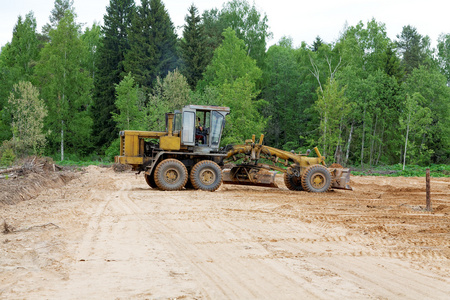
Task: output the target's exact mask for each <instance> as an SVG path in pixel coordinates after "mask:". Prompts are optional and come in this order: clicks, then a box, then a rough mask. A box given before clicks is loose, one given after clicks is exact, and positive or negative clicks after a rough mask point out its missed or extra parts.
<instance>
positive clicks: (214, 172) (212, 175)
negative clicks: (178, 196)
mask: <svg viewBox="0 0 450 300" xmlns="http://www.w3.org/2000/svg"><path fill="white" fill-rule="evenodd" d="M189 178H190V180H191V182H192V185H193V186H194V188H196V189H201V190H204V191H210V192H214V191H215V190H217V189H218V188H219V187H220V185H221V184H222V170H221V169H220V167H219V166H218V165H217V164H216V163H215V162H213V161H211V160H202V161H200V162H198V163H196V164H195V166H194V167H193V168H192V170H191V175H190V176H189Z"/></svg>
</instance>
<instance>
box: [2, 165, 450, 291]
mask: <svg viewBox="0 0 450 300" xmlns="http://www.w3.org/2000/svg"><path fill="white" fill-rule="evenodd" d="M277 180H278V181H279V182H278V184H279V188H278V189H270V188H260V187H248V186H234V185H222V187H221V188H220V189H219V190H218V191H216V192H213V193H210V192H204V191H195V190H185V191H177V192H164V191H159V190H152V189H151V188H150V187H148V186H147V185H146V183H145V181H144V179H143V177H142V176H141V175H140V176H137V177H136V176H135V175H134V174H133V173H131V172H126V173H115V172H114V171H113V170H111V169H107V168H99V167H94V166H91V167H88V168H86V170H85V172H84V173H83V174H81V175H80V176H79V177H77V178H76V179H73V180H71V181H70V182H69V183H67V184H65V185H64V184H61V186H59V187H54V186H53V187H50V188H48V189H45V190H43V191H42V192H40V193H39V194H38V195H36V197H34V198H32V199H30V200H27V201H21V202H20V203H18V204H15V205H6V204H0V221H1V219H4V220H5V222H6V223H7V225H8V228H9V229H11V230H12V232H10V233H7V234H2V233H0V298H1V299H449V295H450V216H449V214H450V195H449V194H450V179H449V178H432V181H431V187H432V200H433V208H434V211H433V212H432V213H429V212H425V211H424V210H423V207H424V205H425V182H424V178H387V177H352V183H351V185H352V186H353V188H354V191H342V190H336V191H332V192H329V193H326V194H311V193H306V192H293V191H289V190H288V189H286V188H285V186H284V184H283V183H282V181H283V180H282V178H281V177H280V178H278V179H277Z"/></svg>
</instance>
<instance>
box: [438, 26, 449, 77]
mask: <svg viewBox="0 0 450 300" xmlns="http://www.w3.org/2000/svg"><path fill="white" fill-rule="evenodd" d="M437 47H438V62H439V67H440V68H441V72H442V73H443V74H444V75H445V77H447V85H449V84H450V34H441V35H440V36H439V39H438V46H437Z"/></svg>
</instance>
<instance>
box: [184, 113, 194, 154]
mask: <svg viewBox="0 0 450 300" xmlns="http://www.w3.org/2000/svg"><path fill="white" fill-rule="evenodd" d="M181 144H182V145H186V146H195V109H190V108H185V109H183V123H182V127H181Z"/></svg>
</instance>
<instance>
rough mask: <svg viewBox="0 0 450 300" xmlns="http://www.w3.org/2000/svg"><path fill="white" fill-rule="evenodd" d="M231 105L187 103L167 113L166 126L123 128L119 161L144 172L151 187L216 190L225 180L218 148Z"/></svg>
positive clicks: (222, 156)
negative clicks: (154, 128) (158, 127)
mask: <svg viewBox="0 0 450 300" xmlns="http://www.w3.org/2000/svg"><path fill="white" fill-rule="evenodd" d="M229 112H230V108H228V107H220V106H202V105H188V106H185V107H183V109H182V110H181V111H175V112H174V113H167V114H166V130H165V131H162V132H158V131H133V130H125V131H121V132H120V134H119V135H120V156H116V157H115V162H116V163H121V164H128V165H131V166H132V168H133V170H136V171H139V172H144V174H145V175H144V176H145V180H146V182H147V183H148V184H149V185H150V186H151V187H152V188H160V189H162V190H179V189H182V188H183V187H185V186H187V187H193V188H197V189H203V190H208V191H214V190H216V189H217V188H219V186H220V184H221V183H222V171H221V168H220V167H219V165H218V163H221V162H222V160H223V158H224V157H225V156H226V153H222V152H219V144H220V139H221V137H222V131H223V128H224V126H225V116H226V115H227V114H228V113H229Z"/></svg>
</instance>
